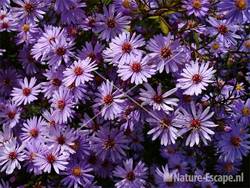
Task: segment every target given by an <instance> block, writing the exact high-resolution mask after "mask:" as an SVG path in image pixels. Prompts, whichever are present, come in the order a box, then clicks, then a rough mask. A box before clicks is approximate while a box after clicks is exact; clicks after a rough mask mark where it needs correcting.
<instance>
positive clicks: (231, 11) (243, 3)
mask: <svg viewBox="0 0 250 188" xmlns="http://www.w3.org/2000/svg"><path fill="white" fill-rule="evenodd" d="M218 9H219V10H220V11H223V12H225V14H226V17H227V18H228V20H229V21H230V22H236V23H240V24H244V23H246V22H249V20H250V1H249V0H234V1H232V0H224V1H221V2H219V4H218Z"/></svg>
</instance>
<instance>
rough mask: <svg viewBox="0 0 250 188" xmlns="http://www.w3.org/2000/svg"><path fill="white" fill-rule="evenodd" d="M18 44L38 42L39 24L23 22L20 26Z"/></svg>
mask: <svg viewBox="0 0 250 188" xmlns="http://www.w3.org/2000/svg"><path fill="white" fill-rule="evenodd" d="M18 31H19V32H18V34H17V36H16V38H17V44H22V43H25V44H33V43H34V42H35V41H36V37H37V33H39V29H38V26H37V24H35V23H32V22H21V23H20V24H19V25H18Z"/></svg>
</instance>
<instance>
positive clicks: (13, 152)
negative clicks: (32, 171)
mask: <svg viewBox="0 0 250 188" xmlns="http://www.w3.org/2000/svg"><path fill="white" fill-rule="evenodd" d="M0 148H1V152H0V168H1V172H3V171H5V172H6V174H12V172H13V171H14V170H15V168H17V169H21V165H20V161H23V160H24V154H23V149H24V145H21V146H20V145H19V144H18V143H17V141H16V139H15V138H13V139H11V140H9V141H8V142H6V143H4V146H3V147H0Z"/></svg>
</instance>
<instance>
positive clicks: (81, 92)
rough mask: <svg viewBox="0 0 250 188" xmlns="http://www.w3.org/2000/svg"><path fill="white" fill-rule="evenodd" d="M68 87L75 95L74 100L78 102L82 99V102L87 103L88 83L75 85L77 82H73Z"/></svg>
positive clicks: (71, 93)
mask: <svg viewBox="0 0 250 188" xmlns="http://www.w3.org/2000/svg"><path fill="white" fill-rule="evenodd" d="M67 89H68V90H69V92H70V95H73V96H74V101H75V102H76V103H78V102H79V101H81V102H82V103H86V100H87V99H89V97H88V95H86V94H87V90H86V85H79V86H75V83H73V84H71V85H70V86H68V87H67ZM89 93H90V92H89ZM89 93H88V94H89Z"/></svg>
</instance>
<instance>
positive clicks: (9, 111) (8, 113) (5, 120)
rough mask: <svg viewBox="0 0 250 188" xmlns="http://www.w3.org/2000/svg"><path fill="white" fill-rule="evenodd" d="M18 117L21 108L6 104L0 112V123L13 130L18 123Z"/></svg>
mask: <svg viewBox="0 0 250 188" xmlns="http://www.w3.org/2000/svg"><path fill="white" fill-rule="evenodd" d="M20 115H21V108H19V107H17V106H16V105H15V104H13V103H8V104H7V105H6V106H5V108H4V109H3V110H0V123H2V124H3V125H4V126H9V127H11V128H13V127H15V126H16V124H17V123H18V122H19V120H20Z"/></svg>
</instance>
